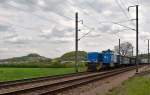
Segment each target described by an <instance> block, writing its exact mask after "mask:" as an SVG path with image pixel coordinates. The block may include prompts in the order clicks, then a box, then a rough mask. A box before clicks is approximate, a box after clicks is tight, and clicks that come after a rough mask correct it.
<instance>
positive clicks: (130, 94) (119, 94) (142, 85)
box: [108, 76, 150, 95]
mask: <svg viewBox="0 0 150 95" xmlns="http://www.w3.org/2000/svg"><path fill="white" fill-rule="evenodd" d="M108 95H150V76H148V77H147V76H143V77H135V78H131V79H129V80H128V81H125V82H124V83H123V84H122V86H121V87H118V88H114V89H113V90H112V92H111V93H110V94H108Z"/></svg>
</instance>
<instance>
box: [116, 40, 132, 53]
mask: <svg viewBox="0 0 150 95" xmlns="http://www.w3.org/2000/svg"><path fill="white" fill-rule="evenodd" d="M114 50H115V52H116V53H118V54H119V45H117V46H115V47H114ZM120 54H121V55H122V56H132V55H133V45H132V44H131V43H129V42H124V43H121V44H120Z"/></svg>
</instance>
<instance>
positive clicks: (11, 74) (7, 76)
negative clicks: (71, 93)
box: [0, 68, 85, 81]
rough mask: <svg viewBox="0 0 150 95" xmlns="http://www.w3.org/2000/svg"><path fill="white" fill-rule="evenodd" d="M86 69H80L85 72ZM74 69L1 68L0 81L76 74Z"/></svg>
mask: <svg viewBox="0 0 150 95" xmlns="http://www.w3.org/2000/svg"><path fill="white" fill-rule="evenodd" d="M84 70H85V68H80V71H84ZM74 72H75V69H74V68H0V81H10V80H19V79H25V78H34V77H41V76H52V75H61V74H67V73H74Z"/></svg>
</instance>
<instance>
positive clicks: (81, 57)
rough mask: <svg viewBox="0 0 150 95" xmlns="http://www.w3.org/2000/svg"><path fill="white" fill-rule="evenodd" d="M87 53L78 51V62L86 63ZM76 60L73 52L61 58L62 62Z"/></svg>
mask: <svg viewBox="0 0 150 95" xmlns="http://www.w3.org/2000/svg"><path fill="white" fill-rule="evenodd" d="M86 56H87V52H85V51H78V60H79V61H86ZM74 59H75V52H74V51H71V52H68V53H65V54H64V55H62V56H61V57H60V60H61V61H74Z"/></svg>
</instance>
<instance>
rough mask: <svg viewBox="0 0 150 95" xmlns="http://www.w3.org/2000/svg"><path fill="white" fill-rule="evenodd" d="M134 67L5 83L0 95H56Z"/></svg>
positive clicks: (0, 88)
mask: <svg viewBox="0 0 150 95" xmlns="http://www.w3.org/2000/svg"><path fill="white" fill-rule="evenodd" d="M133 69H135V67H134V66H132V67H126V68H120V69H115V70H110V71H104V72H96V73H81V74H73V75H66V76H60V77H54V78H49V80H48V79H47V78H45V79H37V80H36V79H35V80H33V81H31V80H30V81H26V82H16V83H15V84H13V83H8V84H6V83H4V84H3V85H1V87H0V95H54V94H56V93H59V92H61V91H64V90H66V89H70V88H73V87H77V86H80V85H83V84H87V83H89V82H92V81H96V80H100V79H103V78H107V77H111V76H113V75H117V74H120V73H123V72H126V71H129V70H133Z"/></svg>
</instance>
